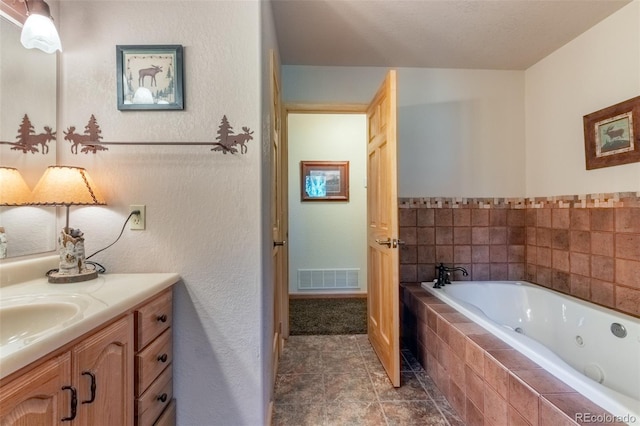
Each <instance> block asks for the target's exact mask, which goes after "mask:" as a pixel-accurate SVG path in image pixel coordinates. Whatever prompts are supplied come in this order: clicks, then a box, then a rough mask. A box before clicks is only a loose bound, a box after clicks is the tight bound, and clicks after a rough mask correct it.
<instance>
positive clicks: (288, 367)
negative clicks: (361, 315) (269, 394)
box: [273, 335, 463, 426]
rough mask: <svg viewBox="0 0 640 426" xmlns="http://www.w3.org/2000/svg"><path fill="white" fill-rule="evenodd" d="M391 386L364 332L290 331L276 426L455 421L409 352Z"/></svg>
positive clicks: (449, 424) (455, 424)
mask: <svg viewBox="0 0 640 426" xmlns="http://www.w3.org/2000/svg"><path fill="white" fill-rule="evenodd" d="M401 357H402V360H401V361H402V367H401V370H402V387H400V388H398V389H395V388H393V387H392V386H391V384H390V383H389V380H388V378H387V375H386V373H385V371H384V369H383V368H382V366H381V365H380V362H379V361H378V358H377V357H376V354H375V353H374V351H373V349H372V347H371V345H370V344H369V340H368V338H367V336H366V335H333V336H291V337H289V339H288V341H287V343H286V346H285V349H284V352H283V354H282V358H281V359H280V365H279V368H278V375H277V378H276V389H275V402H276V404H275V410H274V419H273V420H274V421H273V424H274V425H276V426H321V425H322V426H347V425H352V426H378V425H379V426H387V425H388V426H391V425H394V426H395V425H405V426H417V425H420V426H428V425H444V426H461V425H463V422H462V421H461V420H460V419H459V418H458V417H457V416H456V415H455V413H454V412H453V410H452V409H451V407H450V406H449V404H448V402H447V401H446V400H445V399H444V397H443V396H442V394H441V393H440V392H439V391H438V389H437V388H436V387H435V385H434V384H433V382H432V381H431V379H430V378H429V377H428V376H427V374H426V372H425V371H424V370H423V369H422V367H421V366H420V364H419V363H418V362H417V361H416V359H415V358H414V357H413V355H412V354H411V353H410V352H409V351H407V350H402V352H401Z"/></svg>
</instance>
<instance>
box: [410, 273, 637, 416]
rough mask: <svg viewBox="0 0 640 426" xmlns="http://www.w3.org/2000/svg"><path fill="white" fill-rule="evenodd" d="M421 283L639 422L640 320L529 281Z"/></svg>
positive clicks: (609, 408) (550, 369)
mask: <svg viewBox="0 0 640 426" xmlns="http://www.w3.org/2000/svg"><path fill="white" fill-rule="evenodd" d="M422 288H424V289H425V290H427V291H428V292H430V293H432V294H433V295H435V296H436V297H438V298H439V299H441V300H442V301H443V302H445V303H447V304H448V305H450V306H452V307H453V308H455V309H456V310H458V311H459V312H460V313H462V314H463V315H465V316H467V317H468V318H469V319H471V320H472V321H474V322H476V323H478V324H479V325H480V326H482V327H483V328H485V329H486V330H488V331H489V332H490V333H492V334H494V335H495V336H496V337H498V338H500V339H501V340H503V341H504V342H506V343H508V344H509V345H511V346H512V347H513V348H514V349H516V350H518V351H519V352H521V353H522V354H523V355H525V356H527V357H528V358H529V359H531V360H532V361H534V362H536V363H537V364H539V365H540V366H541V367H542V368H544V369H545V370H547V371H548V372H549V373H551V374H553V375H554V376H556V377H557V378H558V379H559V380H562V381H563V382H564V383H566V384H567V385H569V386H571V387H572V388H574V389H575V390H576V391H578V392H580V393H581V394H582V395H584V396H585V397H587V398H588V399H590V400H591V401H592V402H594V403H595V404H598V405H599V406H601V407H602V408H604V409H606V410H607V411H609V412H610V413H611V414H613V415H615V416H619V417H620V418H621V419H623V420H624V421H626V422H629V419H631V420H632V421H631V422H630V423H631V424H636V423H635V422H640V319H638V318H634V317H632V316H629V315H625V314H622V313H619V312H616V311H613V310H611V309H606V308H603V307H600V306H597V305H594V304H592V303H588V302H584V301H582V300H579V299H576V298H573V297H571V296H565V295H562V294H560V293H557V292H554V291H551V290H547V289H545V288H544V287H540V286H536V285H532V284H529V283H525V282H515V281H495V282H489V281H487V282H485V281H457V282H454V283H453V284H447V285H445V286H443V287H442V288H440V289H435V288H433V282H424V283H422Z"/></svg>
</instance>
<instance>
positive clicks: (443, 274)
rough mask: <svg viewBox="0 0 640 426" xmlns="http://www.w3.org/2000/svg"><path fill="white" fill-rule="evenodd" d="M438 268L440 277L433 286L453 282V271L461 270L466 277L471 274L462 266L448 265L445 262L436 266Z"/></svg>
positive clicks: (437, 286)
mask: <svg viewBox="0 0 640 426" xmlns="http://www.w3.org/2000/svg"><path fill="white" fill-rule="evenodd" d="M436 270H437V271H438V279H437V280H436V282H435V284H434V285H433V288H441V287H442V286H443V285H445V284H451V272H454V271H461V272H462V275H463V276H465V277H466V276H467V275H469V273H468V272H467V270H466V269H464V268H462V267H460V266H452V267H447V266H444V264H443V263H441V264H439V265H438V266H436Z"/></svg>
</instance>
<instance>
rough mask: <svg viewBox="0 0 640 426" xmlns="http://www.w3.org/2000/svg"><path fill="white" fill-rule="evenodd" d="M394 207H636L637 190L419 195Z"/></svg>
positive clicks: (639, 202) (639, 199)
mask: <svg viewBox="0 0 640 426" xmlns="http://www.w3.org/2000/svg"><path fill="white" fill-rule="evenodd" d="M398 207H399V208H401V209H409V208H427V209H428V208H436V209H446V208H451V209H458V208H472V209H473V208H477V209H491V208H511V209H524V208H538V209H539V208H560V209H566V208H572V207H573V208H614V207H640V192H613V193H598V194H586V195H558V196H553V197H530V198H463V197H421V198H400V199H399V201H398Z"/></svg>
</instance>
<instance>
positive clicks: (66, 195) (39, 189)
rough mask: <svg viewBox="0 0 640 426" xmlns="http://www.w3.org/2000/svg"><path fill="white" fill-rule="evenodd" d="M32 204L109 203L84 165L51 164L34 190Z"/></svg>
mask: <svg viewBox="0 0 640 426" xmlns="http://www.w3.org/2000/svg"><path fill="white" fill-rule="evenodd" d="M31 202H32V204H37V205H48V206H80V205H94V204H95V205H105V204H107V203H106V202H105V200H104V198H103V197H102V195H101V194H100V191H99V190H98V188H97V187H96V185H95V183H94V182H93V180H91V177H90V176H89V174H88V173H87V171H86V170H85V169H83V168H82V167H69V166H49V167H47V170H45V172H44V174H43V175H42V177H41V178H40V181H38V184H37V185H36V187H35V188H34V190H33V195H32V199H31Z"/></svg>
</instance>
